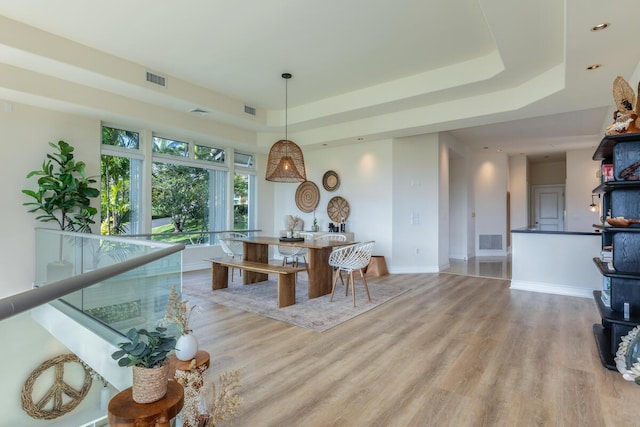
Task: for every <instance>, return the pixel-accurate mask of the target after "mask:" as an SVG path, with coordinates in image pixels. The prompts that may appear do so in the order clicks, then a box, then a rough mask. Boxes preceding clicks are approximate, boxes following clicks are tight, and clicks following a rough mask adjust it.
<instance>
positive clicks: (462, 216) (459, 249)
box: [449, 153, 473, 260]
mask: <svg viewBox="0 0 640 427" xmlns="http://www.w3.org/2000/svg"><path fill="white" fill-rule="evenodd" d="M467 163H468V161H467V158H466V157H461V156H455V155H453V153H452V155H451V157H450V162H449V165H450V169H449V256H450V257H451V258H454V259H464V260H466V259H468V258H469V257H470V256H471V254H470V253H469V247H468V244H467V241H468V239H469V238H468V231H469V230H468V228H467V227H466V226H465V225H466V224H467V223H468V222H470V221H471V220H472V218H471V214H470V213H469V205H468V203H467V202H468V197H467V196H468V190H469V187H468V186H467V171H468V167H467ZM471 240H472V241H473V238H471Z"/></svg>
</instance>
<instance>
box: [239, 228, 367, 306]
mask: <svg viewBox="0 0 640 427" xmlns="http://www.w3.org/2000/svg"><path fill="white" fill-rule="evenodd" d="M228 240H237V241H241V242H242V243H243V250H244V253H243V259H244V260H245V261H254V262H262V263H268V262H269V246H293V247H297V248H307V263H308V270H309V298H317V297H320V296H322V295H326V294H328V293H330V292H331V285H332V283H331V281H332V278H333V269H332V268H331V266H330V265H329V255H330V254H331V251H332V250H333V248H334V247H337V246H346V245H352V244H354V243H356V242H336V241H329V240H313V239H307V240H304V241H299V242H292V241H282V240H280V239H279V238H278V237H264V236H254V237H244V238H232V239H228ZM267 278H268V275H266V274H264V273H256V272H252V271H244V272H243V283H244V284H245V285H247V284H250V283H257V282H263V281H265V280H267Z"/></svg>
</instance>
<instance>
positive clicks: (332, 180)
mask: <svg viewBox="0 0 640 427" xmlns="http://www.w3.org/2000/svg"><path fill="white" fill-rule="evenodd" d="M322 186H323V187H324V189H325V190H327V191H336V190H337V189H338V187H340V178H339V177H338V174H337V173H335V172H334V171H326V172H325V173H324V175H323V176H322Z"/></svg>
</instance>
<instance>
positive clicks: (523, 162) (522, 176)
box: [509, 154, 529, 229]
mask: <svg viewBox="0 0 640 427" xmlns="http://www.w3.org/2000/svg"><path fill="white" fill-rule="evenodd" d="M527 164H528V162H527V156H525V155H524V154H520V155H516V156H511V157H509V177H510V179H509V193H510V194H511V207H510V213H511V229H518V228H522V227H526V226H527V225H529V218H528V215H527V212H528V206H529V185H528V182H527V176H528V174H527Z"/></svg>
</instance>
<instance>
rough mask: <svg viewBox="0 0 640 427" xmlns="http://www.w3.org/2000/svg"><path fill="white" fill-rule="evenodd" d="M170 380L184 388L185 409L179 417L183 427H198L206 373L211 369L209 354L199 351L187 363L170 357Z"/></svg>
mask: <svg viewBox="0 0 640 427" xmlns="http://www.w3.org/2000/svg"><path fill="white" fill-rule="evenodd" d="M167 359H168V360H169V378H170V379H174V378H175V380H176V381H177V382H179V383H180V384H181V385H182V386H183V387H184V408H183V411H182V413H181V414H180V415H179V417H180V419H181V420H182V425H183V427H197V426H198V421H197V420H198V418H199V417H200V412H199V402H200V390H201V389H202V387H204V373H205V372H206V370H207V369H209V360H210V356H209V353H208V352H206V351H204V350H198V352H197V353H196V356H195V357H194V358H193V359H191V360H187V361H183V360H178V358H177V357H176V356H175V354H171V355H169V357H168V358H167Z"/></svg>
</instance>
